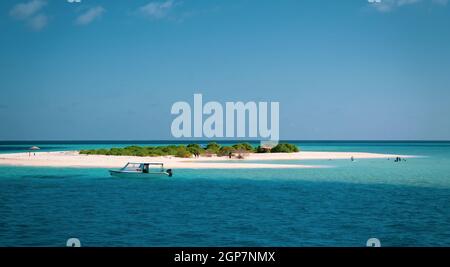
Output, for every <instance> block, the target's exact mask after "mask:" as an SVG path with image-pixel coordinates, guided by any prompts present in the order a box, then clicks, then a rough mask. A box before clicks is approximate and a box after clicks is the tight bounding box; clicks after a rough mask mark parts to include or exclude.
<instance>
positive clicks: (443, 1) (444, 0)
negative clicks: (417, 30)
mask: <svg viewBox="0 0 450 267" xmlns="http://www.w3.org/2000/svg"><path fill="white" fill-rule="evenodd" d="M433 3H435V4H437V5H441V6H446V5H447V4H448V0H433Z"/></svg>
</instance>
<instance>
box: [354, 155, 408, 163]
mask: <svg viewBox="0 0 450 267" xmlns="http://www.w3.org/2000/svg"><path fill="white" fill-rule="evenodd" d="M350 160H351V161H355V158H354V157H353V156H352V157H351V158H350ZM388 160H390V158H388ZM401 161H406V159H402V158H401V157H396V158H395V160H394V162H401Z"/></svg>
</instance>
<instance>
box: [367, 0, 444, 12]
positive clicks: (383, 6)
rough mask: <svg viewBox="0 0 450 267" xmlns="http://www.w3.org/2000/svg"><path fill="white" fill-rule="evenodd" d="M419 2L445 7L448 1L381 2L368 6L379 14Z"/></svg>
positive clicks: (407, 0) (390, 0)
mask: <svg viewBox="0 0 450 267" xmlns="http://www.w3.org/2000/svg"><path fill="white" fill-rule="evenodd" d="M421 2H427V3H431V4H437V5H441V6H445V5H447V2H448V0H381V1H380V2H379V3H371V4H370V5H371V6H373V7H374V8H375V9H376V10H378V11H380V12H390V11H393V10H394V9H397V8H401V7H404V6H409V5H414V4H418V3H421Z"/></svg>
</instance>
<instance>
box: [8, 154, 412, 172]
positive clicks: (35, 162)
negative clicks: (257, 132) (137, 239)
mask: <svg viewBox="0 0 450 267" xmlns="http://www.w3.org/2000/svg"><path fill="white" fill-rule="evenodd" d="M351 157H353V158H354V159H380V158H395V157H402V158H411V157H414V156H408V155H394V154H378V153H365V152H315V151H314V152H312V151H302V152H297V153H251V154H248V155H246V157H245V159H240V160H238V159H236V158H232V159H229V158H228V157H215V156H213V157H200V158H176V157H172V156H162V157H134V156H104V155H81V154H79V153H78V151H60V152H36V153H35V154H33V153H31V154H29V153H12V154H0V165H14V166H40V167H80V168H120V167H122V166H124V165H125V164H126V163H127V162H162V163H164V165H165V167H167V168H182V169H239V168H244V169H246V168H261V169H262V168H323V167H327V166H319V165H307V164H271V163H262V162H258V163H254V162H253V163H252V162H248V161H255V160H257V161H273V160H314V159H316V160H336V159H346V160H350V158H351ZM299 163H300V162H299Z"/></svg>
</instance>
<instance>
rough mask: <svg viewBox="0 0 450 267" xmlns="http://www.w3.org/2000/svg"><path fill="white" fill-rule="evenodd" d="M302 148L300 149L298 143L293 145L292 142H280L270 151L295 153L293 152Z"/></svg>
mask: <svg viewBox="0 0 450 267" xmlns="http://www.w3.org/2000/svg"><path fill="white" fill-rule="evenodd" d="M299 151H300V150H299V149H298V147H297V146H296V145H292V144H285V143H282V144H278V145H276V146H274V147H273V148H272V149H271V150H270V152H271V153H293V152H299Z"/></svg>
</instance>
